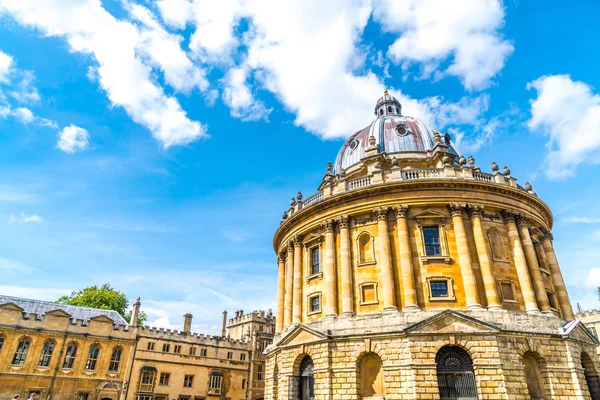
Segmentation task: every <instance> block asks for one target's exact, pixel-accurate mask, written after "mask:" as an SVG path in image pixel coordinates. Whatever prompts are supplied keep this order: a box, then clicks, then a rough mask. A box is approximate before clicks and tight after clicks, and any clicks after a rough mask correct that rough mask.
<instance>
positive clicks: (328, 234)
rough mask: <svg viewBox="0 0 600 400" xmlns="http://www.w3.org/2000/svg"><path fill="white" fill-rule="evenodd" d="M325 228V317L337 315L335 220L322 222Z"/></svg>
mask: <svg viewBox="0 0 600 400" xmlns="http://www.w3.org/2000/svg"><path fill="white" fill-rule="evenodd" d="M322 227H323V228H324V229H325V317H330V318H331V317H337V314H338V312H337V266H336V262H335V259H336V257H335V232H334V221H333V219H328V220H327V221H325V222H324V223H323V224H322Z"/></svg>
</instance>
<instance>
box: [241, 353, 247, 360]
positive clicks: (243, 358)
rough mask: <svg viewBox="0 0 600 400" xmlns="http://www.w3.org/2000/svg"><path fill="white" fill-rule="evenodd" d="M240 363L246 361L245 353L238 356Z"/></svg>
mask: <svg viewBox="0 0 600 400" xmlns="http://www.w3.org/2000/svg"><path fill="white" fill-rule="evenodd" d="M240 361H246V353H242V354H240Z"/></svg>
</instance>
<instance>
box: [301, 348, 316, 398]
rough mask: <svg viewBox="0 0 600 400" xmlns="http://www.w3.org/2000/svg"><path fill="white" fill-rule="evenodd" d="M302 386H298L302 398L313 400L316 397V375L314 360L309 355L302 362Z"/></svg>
mask: <svg viewBox="0 0 600 400" xmlns="http://www.w3.org/2000/svg"><path fill="white" fill-rule="evenodd" d="M299 383H300V387H299V388H298V391H299V394H300V397H299V398H300V400H313V399H314V397H315V377H314V373H313V361H312V359H311V358H310V357H309V356H306V357H304V358H303V359H302V363H300V382H299Z"/></svg>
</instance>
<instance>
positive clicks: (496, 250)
mask: <svg viewBox="0 0 600 400" xmlns="http://www.w3.org/2000/svg"><path fill="white" fill-rule="evenodd" d="M488 239H489V240H490V247H491V248H492V258H493V259H494V260H495V261H507V260H508V253H507V252H506V246H505V245H504V238H503V237H502V234H501V233H500V231H499V230H498V229H496V228H491V229H490V230H488Z"/></svg>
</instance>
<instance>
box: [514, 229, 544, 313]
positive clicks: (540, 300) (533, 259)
mask: <svg viewBox="0 0 600 400" xmlns="http://www.w3.org/2000/svg"><path fill="white" fill-rule="evenodd" d="M519 232H520V233H521V245H522V246H523V252H524V253H525V259H526V260H527V267H528V268H529V275H530V276H531V280H532V282H533V290H534V291H535V297H536V299H537V304H538V307H539V308H541V310H542V312H543V313H544V314H552V310H550V302H549V301H548V293H546V286H545V285H544V278H543V277H542V271H540V263H539V262H538V259H537V256H536V254H535V248H534V247H533V242H532V241H531V235H530V234H529V225H528V223H527V219H526V218H523V217H522V218H519Z"/></svg>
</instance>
